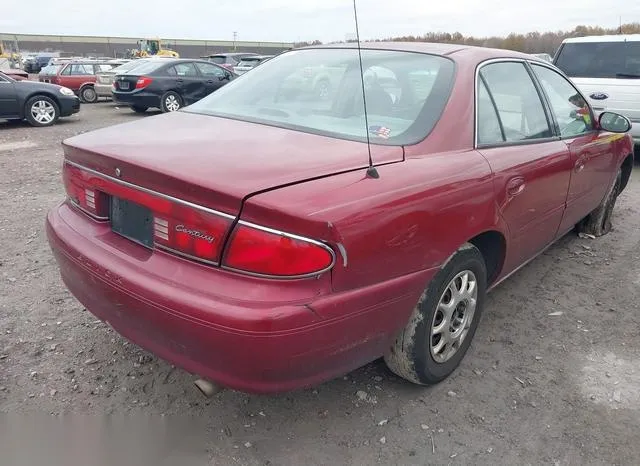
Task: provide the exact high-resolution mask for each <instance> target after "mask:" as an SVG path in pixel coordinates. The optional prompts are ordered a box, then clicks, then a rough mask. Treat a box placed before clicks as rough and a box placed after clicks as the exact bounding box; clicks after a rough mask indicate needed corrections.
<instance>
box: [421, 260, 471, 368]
mask: <svg viewBox="0 0 640 466" xmlns="http://www.w3.org/2000/svg"><path fill="white" fill-rule="evenodd" d="M477 299H478V283H477V279H476V276H475V274H474V273H473V272H472V271H470V270H465V271H463V272H460V273H459V274H457V275H456V276H455V277H454V278H453V279H452V280H451V281H450V282H449V284H448V285H447V287H446V288H445V291H444V292H443V293H442V296H441V297H440V301H439V302H438V306H437V308H436V311H435V313H434V316H433V322H432V324H431V344H430V353H431V357H432V358H433V359H434V360H435V361H436V362H437V363H444V362H446V361H448V360H449V359H451V358H452V357H453V355H454V354H456V353H457V351H458V349H460V347H461V346H462V343H463V341H464V340H465V338H466V336H467V334H468V332H469V328H470V327H471V323H472V322H473V316H474V314H475V310H476V304H477Z"/></svg>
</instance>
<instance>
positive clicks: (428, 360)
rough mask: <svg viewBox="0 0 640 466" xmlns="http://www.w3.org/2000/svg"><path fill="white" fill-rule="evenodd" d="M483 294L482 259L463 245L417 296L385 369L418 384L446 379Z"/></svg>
mask: <svg viewBox="0 0 640 466" xmlns="http://www.w3.org/2000/svg"><path fill="white" fill-rule="evenodd" d="M465 277H466V278H465ZM486 292H487V269H486V265H485V262H484V258H483V257H482V254H481V253H480V251H479V250H478V249H477V248H476V247H475V246H473V245H472V244H469V243H467V244H465V245H463V246H462V247H461V248H460V249H459V250H458V251H456V252H455V253H454V255H453V256H452V257H451V258H450V259H449V260H448V261H447V262H446V264H445V265H444V266H443V268H442V269H440V271H439V272H438V273H437V274H436V276H435V277H434V278H433V279H432V280H431V282H430V283H429V285H428V286H427V289H426V290H425V291H424V292H423V293H422V296H421V297H420V299H419V300H418V304H416V307H415V308H414V309H413V313H412V314H411V317H410V318H409V322H408V323H407V326H406V327H405V328H404V329H403V330H402V331H401V332H400V334H399V335H398V337H397V338H396V340H395V342H394V343H393V345H392V346H391V348H390V349H389V351H388V353H387V354H385V356H384V360H385V362H386V363H387V366H388V367H389V369H391V370H392V371H393V372H394V373H396V374H397V375H399V376H400V377H402V378H404V379H407V380H409V381H411V382H413V383H416V384H419V385H427V384H434V383H438V382H440V381H442V380H444V379H445V378H447V377H448V376H449V375H450V374H451V373H452V372H453V371H454V370H455V369H456V367H458V364H460V361H461V360H462V358H463V357H464V355H465V354H466V352H467V350H468V349H469V345H470V344H471V340H472V339H473V336H474V334H475V332H476V328H477V327H478V322H479V321H480V315H481V314H482V308H483V306H484V300H485V296H486Z"/></svg>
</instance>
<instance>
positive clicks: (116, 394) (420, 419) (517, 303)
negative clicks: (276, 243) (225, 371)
mask: <svg viewBox="0 0 640 466" xmlns="http://www.w3.org/2000/svg"><path fill="white" fill-rule="evenodd" d="M152 115H153V113H152V112H149V113H148V114H146V115H144V116H141V115H137V114H135V113H134V112H132V111H131V110H130V109H128V108H120V107H118V106H116V105H115V104H113V103H111V102H102V103H98V104H93V105H83V106H82V109H81V111H80V113H79V114H77V115H75V116H73V117H70V118H63V119H61V120H60V121H59V122H58V124H56V125H54V126H52V127H48V128H32V127H30V126H29V125H28V124H26V123H7V122H3V121H0V244H1V245H2V252H1V253H0V283H1V284H2V285H1V286H0V411H1V412H3V413H26V412H46V413H51V414H53V415H59V414H64V413H70V412H73V413H91V414H98V413H142V414H145V415H166V416H185V415H186V416H197V417H198V418H199V419H200V421H204V422H205V423H206V428H204V429H203V430H202V431H201V432H202V433H203V437H202V442H203V444H202V445H199V447H202V448H203V451H206V452H207V455H208V456H209V457H210V458H211V461H212V462H213V464H263V465H264V464H278V465H280V464H283V465H284V464H287V465H288V464H291V465H299V464H305V463H307V464H354V465H361V464H374V463H386V464H449V463H451V464H469V463H476V464H477V463H483V464H487V463H489V464H524V463H529V464H552V465H553V464H633V463H637V461H638V460H637V458H638V455H639V454H640V446H639V445H638V442H637V439H638V432H639V431H640V390H639V389H638V387H639V386H640V345H639V344H638V341H639V340H638V338H639V337H640V312H639V311H640V305H639V301H638V297H639V296H640V294H639V292H638V289H639V288H640V234H639V232H640V166H638V164H636V167H635V169H634V173H633V174H632V177H631V181H630V183H629V185H628V187H627V189H626V191H625V192H624V193H623V194H622V195H621V197H620V199H619V200H618V205H617V208H616V209H617V210H616V213H615V216H614V231H613V232H612V233H611V234H609V235H607V236H605V237H603V238H600V239H596V240H592V239H582V238H578V237H576V236H575V235H573V234H572V235H568V236H567V237H565V238H563V239H562V240H561V241H560V242H559V243H557V244H556V245H555V246H553V247H551V248H550V249H549V250H547V251H546V252H545V253H544V254H543V255H542V256H540V257H538V258H537V259H535V260H534V261H533V262H532V263H531V264H529V265H528V266H526V267H525V268H524V269H523V270H521V271H520V272H518V273H517V274H516V275H515V276H513V277H512V278H510V279H509V280H507V281H506V282H505V283H503V284H502V285H500V286H499V287H498V288H497V289H496V290H495V291H493V292H492V293H491V294H490V296H489V301H488V303H487V306H486V311H485V314H484V316H483V317H482V321H481V322H480V327H479V329H478V333H477V335H476V338H475V340H474V343H473V344H472V346H471V349H470V351H469V353H468V354H467V356H466V358H465V359H464V360H463V362H462V364H461V366H460V368H459V369H458V370H457V371H456V372H455V373H454V375H453V376H452V377H450V378H449V379H447V380H446V381H445V382H443V383H441V384H439V385H437V386H434V387H428V388H424V387H416V386H412V385H410V384H408V383H407V382H405V381H403V380H401V379H399V378H397V377H396V376H394V375H393V374H391V373H390V372H389V371H388V370H387V369H386V368H385V366H384V364H383V363H382V362H381V361H377V362H374V363H372V364H369V365H368V366H366V367H363V368H361V369H359V370H357V371H355V372H353V373H351V374H348V375H346V376H344V377H343V378H339V379H337V380H334V381H332V382H329V383H326V384H324V385H321V386H319V387H316V388H314V389H308V390H304V391H299V392H295V393H289V394H285V395H279V396H269V397H267V396H252V395H246V394H241V393H236V392H232V391H224V392H222V393H220V394H218V395H216V396H215V397H213V398H210V399H207V398H205V397H203V396H202V395H201V394H200V393H199V392H198V391H197V390H196V388H195V387H194V385H193V381H194V380H195V379H196V378H197V377H196V376H194V375H192V374H188V373H186V372H183V371H182V370H180V369H177V368H173V367H171V366H170V365H168V364H167V363H165V362H163V361H162V360H159V359H157V358H155V357H153V356H151V355H149V354H147V353H145V352H144V351H142V350H141V349H139V348H137V347H135V346H133V345H131V344H128V343H127V342H126V341H125V340H124V339H123V338H121V337H120V336H118V335H117V334H115V333H114V332H113V331H112V330H111V329H109V328H108V327H107V326H106V325H104V324H103V323H101V322H100V321H97V320H96V319H95V318H94V317H93V316H92V315H91V314H90V313H88V312H87V311H85V310H84V309H83V308H82V307H81V306H80V305H79V304H78V303H77V302H76V301H75V299H74V298H73V297H72V296H71V295H70V293H69V292H68V291H67V290H66V288H65V287H64V286H63V285H62V282H61V280H60V279H59V276H58V271H57V266H56V263H55V261H54V259H53V257H52V255H51V253H50V250H49V246H48V244H47V240H46V236H45V232H44V228H43V227H44V218H45V213H46V212H47V210H48V209H49V208H51V207H52V206H53V205H55V204H56V203H57V202H59V201H60V200H62V199H63V196H64V189H63V186H62V183H61V180H60V168H61V161H62V149H61V145H60V141H61V140H63V139H64V138H67V137H69V136H72V135H75V134H78V133H82V132H86V131H90V130H93V129H96V128H100V127H104V126H108V125H115V124H121V123H127V122H130V121H133V120H135V119H139V118H150V117H151V118H152V117H153V116H152ZM212 357H215V355H212Z"/></svg>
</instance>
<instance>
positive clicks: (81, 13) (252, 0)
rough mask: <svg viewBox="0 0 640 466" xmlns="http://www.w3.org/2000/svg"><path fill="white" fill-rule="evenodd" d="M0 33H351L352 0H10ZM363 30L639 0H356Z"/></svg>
mask: <svg viewBox="0 0 640 466" xmlns="http://www.w3.org/2000/svg"><path fill="white" fill-rule="evenodd" d="M2 3H3V5H2V9H1V11H0V32H5V33H33V34H56V35H58V34H70V35H72V34H79V35H98V36H126V37H140V38H142V37H162V38H165V39H211V40H232V39H233V34H234V31H235V32H237V38H238V40H251V41H276V42H298V41H306V40H315V39H318V40H321V41H323V42H328V41H339V40H344V39H345V38H347V37H349V36H350V35H353V33H354V20H353V1H352V0H179V1H175V0H172V1H169V0H147V1H138V0H101V1H91V2H86V1H80V0H53V1H52V0H7V1H3V2H2ZM357 7H358V17H359V23H360V37H361V39H362V40H365V39H376V38H384V37H390V36H400V35H411V34H413V35H420V34H424V33H425V32H455V31H459V32H461V33H462V34H464V35H475V36H490V35H507V34H509V33H510V32H529V31H536V30H537V31H541V32H543V31H551V30H559V29H564V30H566V29H573V28H574V27H575V26H577V25H580V24H585V25H593V26H598V25H599V26H604V27H617V26H618V24H619V22H620V17H621V18H622V22H624V23H631V22H640V0H562V1H558V0H533V1H531V0H528V1H527V0H523V1H518V0H357Z"/></svg>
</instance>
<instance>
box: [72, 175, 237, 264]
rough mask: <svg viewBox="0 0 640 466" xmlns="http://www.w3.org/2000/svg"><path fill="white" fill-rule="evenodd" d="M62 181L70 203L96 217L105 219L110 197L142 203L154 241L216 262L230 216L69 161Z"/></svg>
mask: <svg viewBox="0 0 640 466" xmlns="http://www.w3.org/2000/svg"><path fill="white" fill-rule="evenodd" d="M63 177H64V184H65V187H66V190H67V195H68V196H69V199H70V201H71V203H72V204H74V205H75V206H77V207H79V208H80V209H82V210H83V211H85V212H87V213H88V214H90V215H91V216H93V217H94V218H97V219H99V220H108V219H109V208H110V207H109V206H110V197H111V196H115V197H118V198H121V199H125V200H127V201H130V202H133V203H136V204H138V205H141V206H144V207H146V208H147V209H149V210H150V211H151V213H152V214H153V219H154V238H153V242H154V245H155V246H156V247H158V248H160V249H165V250H169V251H171V252H174V253H176V254H179V255H182V256H185V257H189V258H192V259H197V260H200V261H203V262H208V263H216V264H217V263H218V261H219V260H220V253H221V252H222V245H223V242H224V238H225V235H226V234H227V231H228V230H229V228H230V227H231V223H232V222H233V220H234V218H235V217H233V216H232V215H226V214H223V213H220V212H216V211H213V210H210V209H207V208H205V207H200V206H197V205H195V204H191V203H189V202H185V201H181V200H180V199H175V198H172V197H170V196H164V195H161V194H156V193H153V192H150V191H147V190H146V189H143V188H135V187H132V186H129V185H127V184H123V183H119V182H117V181H114V180H111V179H109V178H107V177H103V176H100V175H97V174H93V173H92V172H90V171H88V170H84V169H81V168H79V167H76V166H74V165H71V164H69V163H65V164H64V168H63Z"/></svg>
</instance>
